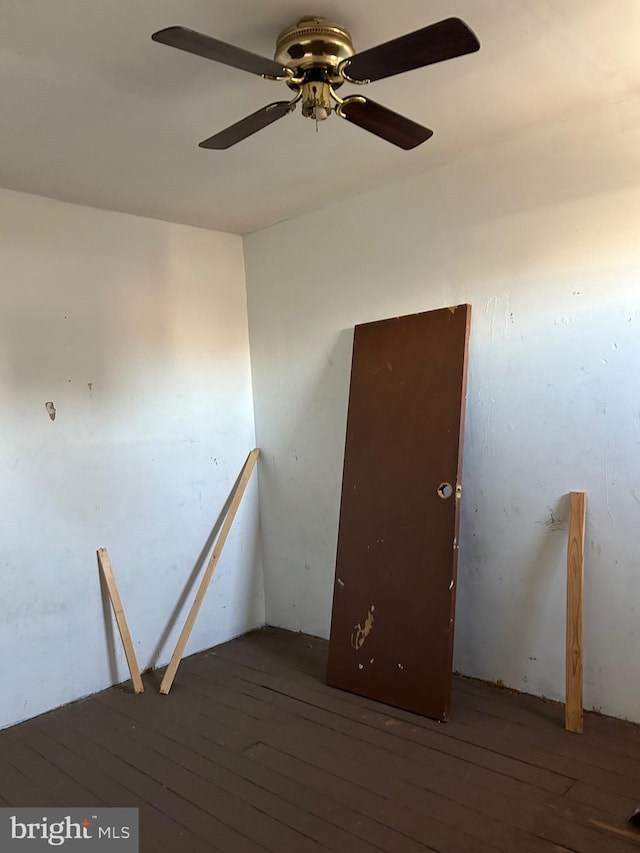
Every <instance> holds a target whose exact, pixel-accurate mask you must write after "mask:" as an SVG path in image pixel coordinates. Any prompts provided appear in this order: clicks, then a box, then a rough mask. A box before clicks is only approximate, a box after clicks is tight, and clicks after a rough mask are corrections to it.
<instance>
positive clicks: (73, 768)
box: [29, 726, 210, 853]
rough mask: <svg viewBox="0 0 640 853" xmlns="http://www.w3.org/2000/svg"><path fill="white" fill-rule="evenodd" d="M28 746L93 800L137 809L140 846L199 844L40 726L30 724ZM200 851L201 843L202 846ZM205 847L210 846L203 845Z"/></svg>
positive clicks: (164, 847)
mask: <svg viewBox="0 0 640 853" xmlns="http://www.w3.org/2000/svg"><path fill="white" fill-rule="evenodd" d="M29 744H30V746H31V747H32V749H34V750H36V751H37V752H38V753H39V754H40V755H42V756H43V757H45V758H47V759H48V760H49V761H50V762H51V763H53V764H55V765H56V766H57V767H60V769H61V770H63V771H64V772H66V773H67V774H68V775H69V776H71V777H72V778H74V779H76V780H77V781H78V782H79V783H80V784H81V785H83V787H85V788H86V789H87V790H88V791H90V792H91V794H93V795H94V796H95V797H96V798H97V800H99V801H101V802H103V803H105V804H108V805H109V806H112V807H113V806H124V807H129V808H138V809H139V811H140V844H141V847H142V849H143V850H144V849H147V850H149V851H150V853H152V851H153V850H169V851H174V853H179V851H180V850H182V849H184V846H185V844H187V843H188V844H190V845H193V847H194V849H197V848H198V846H199V844H198V843H199V839H198V838H197V837H196V836H193V835H191V833H189V832H188V830H185V828H184V827H182V826H180V824H178V823H176V822H175V821H173V820H171V819H170V818H168V817H167V816H166V815H164V814H163V813H162V812H161V811H159V810H158V809H157V808H155V806H153V805H151V804H148V803H147V804H145V803H141V802H140V800H139V798H138V797H136V795H135V794H134V793H133V792H132V791H129V790H128V789H127V788H125V787H124V786H123V785H121V784H120V783H119V782H118V781H117V780H115V779H112V778H111V777H109V776H108V775H107V774H106V773H104V772H103V771H102V770H101V769H100V768H99V767H97V766H96V765H95V763H91V762H89V761H87V760H86V759H84V758H82V757H81V756H79V755H76V754H75V753H73V752H71V750H69V749H68V748H67V747H66V746H64V744H62V743H60V742H59V741H58V740H57V739H55V738H53V737H51V735H50V734H48V733H47V732H46V731H45V730H44V729H43V728H41V727H38V726H33V727H32V728H31V730H30V732H29ZM201 849H202V851H203V853H204V846H202V848H201ZM207 850H210V847H209V846H207Z"/></svg>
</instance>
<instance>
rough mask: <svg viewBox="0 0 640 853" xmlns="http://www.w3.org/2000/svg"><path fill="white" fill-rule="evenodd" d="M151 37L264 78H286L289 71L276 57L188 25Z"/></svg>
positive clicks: (167, 29) (159, 31)
mask: <svg viewBox="0 0 640 853" xmlns="http://www.w3.org/2000/svg"><path fill="white" fill-rule="evenodd" d="M151 38H152V39H153V40H154V41H157V42H160V44H168V45H169V47H177V48H178V50H186V51H187V53H195V54H196V55H197V56H204V57H205V59H213V60H214V61H215V62H222V63H223V64H224V65H231V66H232V67H233V68H240V69H242V70H243V71H249V72H250V73H251V74H258V75H260V76H261V77H264V76H266V77H286V76H287V75H288V73H289V72H288V70H287V69H286V68H285V67H284V65H280V64H279V63H278V62H274V61H273V59H267V58H266V57H265V56H259V55H258V54H257V53H251V51H249V50H243V49H242V48H241V47H235V45H232V44H227V42H224V41H218V39H214V38H212V37H211V36H206V35H204V34H203V33H198V32H196V31H195V30H189V29H187V27H167V28H166V29H165V30H158V32H157V33H154V34H153V35H152V36H151Z"/></svg>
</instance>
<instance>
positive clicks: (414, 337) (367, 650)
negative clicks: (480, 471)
mask: <svg viewBox="0 0 640 853" xmlns="http://www.w3.org/2000/svg"><path fill="white" fill-rule="evenodd" d="M470 319H471V306H470V305H458V306H457V307H453V308H444V309H442V310H439V311H428V312H426V313H423V314H412V315H409V316H406V317H397V318H394V319H391V320H382V321H380V322H377V323H366V324H364V325H360V326H356V328H355V333H354V341H353V360H352V366H351V389H350V392H349V413H348V418H347V437H346V446H345V457H344V471H343V480H342V501H341V506H340V525H339V531H338V551H337V559H336V579H335V587H334V595H333V616H332V621H331V640H330V644H329V665H328V672H327V681H328V683H329V684H330V685H332V686H334V687H340V688H342V689H343V690H349V691H351V692H353V693H358V694H360V695H362V696H368V697H371V698H373V699H378V700H379V701H382V702H386V703H388V704H391V705H395V706H397V707H400V708H405V709H406V710H410V711H416V712H418V713H420V714H424V715H425V716H429V717H433V718H434V719H438V720H445V719H447V718H448V715H449V705H450V695H451V669H452V658H453V627H454V610H455V593H456V569H457V561H458V519H459V505H460V495H461V468H462V436H463V427H464V406H465V395H466V376H467V354H468V339H469V324H470Z"/></svg>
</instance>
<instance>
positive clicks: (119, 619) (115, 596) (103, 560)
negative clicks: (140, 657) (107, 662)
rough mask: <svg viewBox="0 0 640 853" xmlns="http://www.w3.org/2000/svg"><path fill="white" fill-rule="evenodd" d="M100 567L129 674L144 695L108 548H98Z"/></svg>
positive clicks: (135, 689)
mask: <svg viewBox="0 0 640 853" xmlns="http://www.w3.org/2000/svg"><path fill="white" fill-rule="evenodd" d="M98 565H99V566H100V570H101V572H102V576H103V577H104V580H105V583H106V585H107V590H108V592H109V598H110V600H111V606H112V607H113V613H114V615H115V617H116V624H117V625H118V631H119V632H120V637H121V639H122V645H123V647H124V653H125V656H126V658H127V665H128V667H129V672H130V673H131V681H132V682H133V689H134V691H135V692H136V693H144V685H143V683H142V678H141V676H140V670H139V668H138V662H137V660H136V653H135V651H134V649H133V643H132V642H131V634H130V633H129V626H128V625H127V620H126V617H125V615H124V609H123V607H122V601H121V600H120V593H119V592H118V587H117V584H116V578H115V575H114V574H113V568H112V567H111V560H110V559H109V554H108V552H107V549H106V548H98Z"/></svg>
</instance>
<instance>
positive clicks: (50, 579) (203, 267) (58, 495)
mask: <svg viewBox="0 0 640 853" xmlns="http://www.w3.org/2000/svg"><path fill="white" fill-rule="evenodd" d="M0 295H1V301H2V310H1V313H0V323H1V326H2V336H1V338H0V348H1V351H2V357H1V359H0V398H1V400H2V403H1V405H0V453H1V470H2V487H1V488H0V543H1V544H0V559H1V567H2V592H1V594H0V655H1V662H0V672H1V673H2V687H1V689H0V726H2V725H8V724H10V723H13V722H15V721H18V720H20V719H23V718H26V717H31V716H33V715H35V714H37V713H39V712H41V711H44V710H46V709H48V708H52V707H55V706H57V705H60V704H62V703H64V702H68V701H69V700H72V699H76V698H78V697H80V696H83V695H85V694H88V693H91V692H93V691H95V690H98V689H100V688H103V687H105V686H107V685H109V684H110V683H112V682H114V681H122V680H124V679H126V678H128V671H127V669H126V665H125V662H124V658H123V654H122V651H121V646H120V640H119V637H118V636H117V633H116V634H115V639H114V638H113V625H112V621H111V617H110V615H109V616H108V622H107V623H105V613H104V599H103V597H102V596H101V590H100V583H99V578H98V570H97V564H96V556H95V552H96V549H97V548H98V547H101V546H106V547H107V548H108V549H109V552H110V555H111V559H112V563H113V567H114V571H115V573H116V578H117V581H118V584H119V587H120V593H121V596H122V599H123V603H124V607H125V611H126V615H127V618H128V621H129V626H130V629H131V633H132V635H133V638H134V644H135V648H136V653H137V656H138V661H139V664H140V666H141V668H145V667H147V666H149V665H150V664H158V663H163V662H166V661H167V660H168V658H169V656H170V654H171V652H172V650H173V646H174V644H175V641H176V639H177V633H178V631H179V629H180V627H181V624H182V621H183V620H184V617H185V615H186V608H185V607H184V606H183V607H182V608H181V610H180V613H179V614H178V619H177V626H174V627H173V628H172V629H171V630H170V631H169V633H168V635H167V625H168V624H169V623H170V622H171V619H172V616H175V613H174V609H175V607H176V603H177V602H178V600H179V598H180V596H181V593H182V592H183V590H184V588H185V585H186V584H187V581H188V579H189V577H190V575H191V573H192V571H193V570H194V567H195V566H196V564H197V563H198V558H199V555H200V554H201V551H202V549H203V547H204V545H205V543H206V542H207V539H208V538H209V536H210V533H211V531H212V528H213V526H214V524H215V522H216V519H217V518H218V515H219V513H220V511H221V509H222V507H223V505H224V504H225V501H226V499H227V496H228V494H229V491H230V489H231V487H232V485H233V483H234V482H235V479H236V477H237V474H238V472H239V469H240V467H241V465H242V464H243V462H244V460H245V457H246V455H247V453H248V451H249V450H250V449H251V448H252V447H253V446H254V444H255V438H254V426H253V403H252V391H251V376H250V365H249V347H248V336H247V319H246V294H245V287H244V267H243V257H242V241H241V238H239V237H235V236H232V235H228V234H218V233H214V232H210V231H205V230H199V229H196V228H188V227H184V226H179V225H171V224H167V223H163V222H157V221H153V220H145V219H140V218H136V217H133V216H126V215H122V214H117V213H108V212H105V211H99V210H94V209H91V208H85V207H78V206H74V205H68V204H62V203H60V202H55V201H51V200H48V199H43V198H37V197H34V196H28V195H21V194H18V193H13V192H7V191H2V192H0ZM47 401H53V402H54V404H55V407H56V409H57V415H56V419H55V421H52V420H50V418H49V416H48V415H47V412H46V411H45V403H46V402H47ZM255 480H256V478H255V475H254V482H253V484H252V485H251V486H250V489H249V491H248V493H247V495H246V497H245V501H244V503H243V506H242V507H241V509H240V512H239V515H238V517H237V519H236V522H235V525H234V528H233V530H232V533H231V535H230V537H229V540H228V542H227V546H226V548H225V551H224V553H223V556H222V558H221V560H220V563H219V564H218V568H217V571H216V574H215V576H214V579H213V582H212V585H211V588H210V589H209V592H208V595H207V597H206V599H205V603H204V606H203V608H202V611H201V613H200V617H199V619H198V621H197V623H196V627H195V630H194V632H193V635H192V638H191V641H190V643H189V645H188V648H187V652H189V653H190V652H193V651H196V650H198V649H202V648H204V647H208V646H212V645H214V644H215V643H218V642H221V641H223V640H226V639H228V638H230V637H232V636H234V635H236V634H239V633H242V632H244V631H246V630H248V629H250V628H252V627H254V626H257V625H261V624H263V623H264V593H263V580H262V570H261V562H260V556H259V543H258V510H257V485H256V481H255ZM199 565H200V566H201V565H202V560H200V563H199ZM194 593H195V589H193V588H192V589H191V595H190V598H189V602H188V603H190V600H191V598H192V597H193V594H194ZM107 626H108V627H107ZM110 647H111V648H110ZM113 647H115V664H114V663H113V661H112V660H111V658H112V651H111V649H112V648H113Z"/></svg>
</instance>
